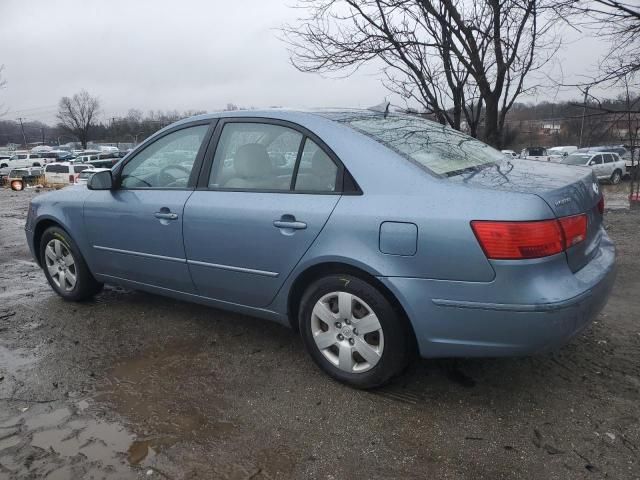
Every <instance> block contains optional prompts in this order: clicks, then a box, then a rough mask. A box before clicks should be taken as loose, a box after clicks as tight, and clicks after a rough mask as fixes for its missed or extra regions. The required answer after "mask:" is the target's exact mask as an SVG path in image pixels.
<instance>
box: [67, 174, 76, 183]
mask: <svg viewBox="0 0 640 480" xmlns="http://www.w3.org/2000/svg"><path fill="white" fill-rule="evenodd" d="M69 183H76V179H75V177H74V176H73V175H69Z"/></svg>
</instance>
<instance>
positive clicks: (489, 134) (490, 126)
mask: <svg viewBox="0 0 640 480" xmlns="http://www.w3.org/2000/svg"><path fill="white" fill-rule="evenodd" d="M498 105H499V99H497V98H495V97H494V95H487V97H486V98H485V99H484V141H485V142H487V143H488V144H489V145H491V146H492V147H495V148H498V149H499V148H501V147H502V135H501V132H500V128H499V125H498V118H499V112H498Z"/></svg>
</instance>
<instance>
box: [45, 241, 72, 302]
mask: <svg viewBox="0 0 640 480" xmlns="http://www.w3.org/2000/svg"><path fill="white" fill-rule="evenodd" d="M44 253H45V255H44V258H45V263H46V265H47V270H48V271H49V275H50V276H51V280H52V281H53V283H55V284H56V286H57V287H58V288H60V289H61V290H64V291H67V292H69V291H71V290H73V289H74V288H75V286H76V281H77V277H78V272H77V269H76V262H75V259H74V258H73V254H72V253H71V251H70V250H69V248H67V246H66V245H65V244H64V243H62V242H61V241H60V240H58V239H57V238H54V239H52V240H50V241H49V243H47V246H46V247H45V250H44Z"/></svg>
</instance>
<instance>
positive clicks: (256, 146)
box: [184, 120, 343, 307]
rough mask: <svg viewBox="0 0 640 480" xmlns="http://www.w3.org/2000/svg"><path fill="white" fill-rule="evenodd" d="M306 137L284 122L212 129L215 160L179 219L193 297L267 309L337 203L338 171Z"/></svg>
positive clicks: (323, 149)
mask: <svg viewBox="0 0 640 480" xmlns="http://www.w3.org/2000/svg"><path fill="white" fill-rule="evenodd" d="M310 135H311V136H312V134H311V133H310V132H306V131H304V130H302V129H297V128H293V126H291V125H288V124H286V123H285V122H275V121H274V122H268V121H265V120H261V121H258V120H255V121H248V120H243V121H237V120H233V121H230V120H229V121H224V122H221V123H220V124H219V125H218V127H217V129H216V134H215V135H214V141H213V142H214V143H216V144H217V147H216V150H215V157H214V159H213V162H212V163H209V164H208V165H207V167H206V168H205V169H204V172H205V173H204V174H203V175H202V176H201V179H200V182H199V185H198V189H197V190H196V191H195V192H194V194H193V195H192V196H191V197H190V198H189V200H188V201H187V204H186V207H185V213H184V218H185V221H184V240H185V249H186V254H187V260H188V264H189V269H190V271H191V275H192V278H193V281H194V283H195V284H196V287H197V289H198V293H199V294H200V295H203V296H205V297H208V298H212V299H215V300H219V301H224V302H231V303H236V304H242V305H247V306H252V307H264V306H267V305H268V304H269V303H270V302H271V300H272V299H273V298H274V296H275V295H276V293H277V291H278V289H279V288H280V287H281V286H282V284H283V282H284V281H285V279H286V278H287V276H288V275H289V273H290V272H291V271H292V270H293V268H294V267H295V265H296V264H297V263H298V261H299V260H300V259H301V258H302V256H303V255H304V254H305V252H306V251H307V250H308V249H309V247H310V246H311V244H312V243H313V241H314V240H315V239H316V237H317V236H318V234H319V233H320V231H321V230H322V228H323V227H324V225H325V223H326V222H327V220H328V218H329V215H330V214H331V212H332V211H333V209H334V207H335V206H336V204H337V202H338V200H339V198H340V191H341V184H342V172H343V169H342V166H341V164H340V163H339V161H338V160H337V159H336V158H335V156H333V154H331V153H327V151H328V150H327V149H326V147H324V146H323V147H320V146H319V145H320V144H321V143H322V142H320V140H319V139H317V138H313V139H312V138H310V137H309V136H310ZM314 140H315V141H314ZM312 169H314V170H313V172H312Z"/></svg>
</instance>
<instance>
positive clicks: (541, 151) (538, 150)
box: [520, 147, 550, 162]
mask: <svg viewBox="0 0 640 480" xmlns="http://www.w3.org/2000/svg"><path fill="white" fill-rule="evenodd" d="M520 158H522V159H525V160H538V161H542V162H548V161H550V158H549V154H548V153H547V149H546V148H543V147H527V148H523V149H522V151H521V152H520Z"/></svg>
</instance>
